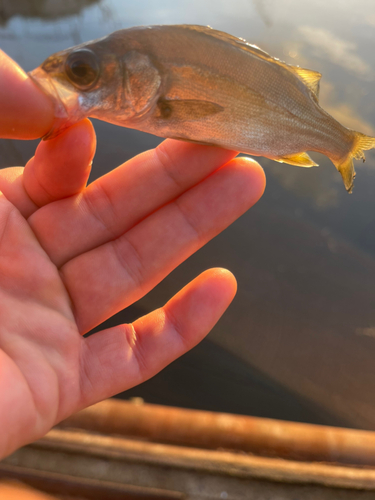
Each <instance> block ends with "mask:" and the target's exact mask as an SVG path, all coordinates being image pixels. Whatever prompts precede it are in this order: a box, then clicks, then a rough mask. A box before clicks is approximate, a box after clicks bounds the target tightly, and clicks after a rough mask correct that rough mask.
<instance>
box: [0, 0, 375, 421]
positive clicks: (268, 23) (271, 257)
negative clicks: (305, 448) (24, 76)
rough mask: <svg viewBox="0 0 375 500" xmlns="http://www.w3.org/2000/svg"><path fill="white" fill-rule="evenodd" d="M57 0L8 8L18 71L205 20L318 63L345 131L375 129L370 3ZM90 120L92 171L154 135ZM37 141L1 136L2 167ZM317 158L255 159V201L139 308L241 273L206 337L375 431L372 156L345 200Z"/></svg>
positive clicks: (278, 52) (331, 171)
mask: <svg viewBox="0 0 375 500" xmlns="http://www.w3.org/2000/svg"><path fill="white" fill-rule="evenodd" d="M16 4H17V2H13V3H12V6H13V7H14V6H15V5H16ZM20 4H23V2H20ZM52 4H53V2H52V1H51V0H50V1H46V2H40V9H39V16H40V17H39V18H38V17H35V16H33V17H28V16H30V14H27V12H24V15H15V13H16V9H14V12H13V13H12V12H10V11H9V12H8V17H4V19H6V22H4V24H3V27H0V47H1V48H2V49H3V50H5V51H6V52H7V53H8V54H9V55H11V56H12V57H14V58H15V59H16V60H17V61H18V62H19V63H20V64H21V66H23V67H24V69H26V70H31V69H32V68H34V67H35V66H37V65H39V64H40V62H41V61H42V60H43V59H44V58H46V57H47V56H48V55H50V54H51V53H52V52H55V51H58V50H61V49H64V48H66V47H68V46H70V45H74V44H76V43H80V42H81V41H86V40H89V39H93V38H98V37H100V36H103V35H106V34H107V33H109V32H111V31H114V30H116V29H120V28H126V27H130V26H134V25H140V24H172V23H191V24H209V25H211V26H212V27H215V28H217V29H221V30H224V31H227V32H230V33H232V34H234V35H237V36H240V37H243V38H246V39H247V40H248V41H249V42H251V43H254V44H256V45H259V46H260V47H261V48H263V49H264V50H266V51H268V52H269V53H271V54H272V55H274V56H276V57H279V58H281V59H283V60H286V61H287V62H288V63H290V64H298V65H300V66H303V67H307V68H311V69H314V70H317V71H320V72H321V73H322V74H323V78H322V82H321V97H320V101H321V104H322V106H323V108H324V109H326V110H327V111H328V112H330V113H331V114H332V115H333V116H335V117H336V118H337V119H339V121H341V122H342V123H343V124H344V125H346V126H348V127H351V128H354V129H357V130H360V131H362V132H366V133H369V134H371V133H372V134H373V133H374V131H375V88H374V81H375V50H374V46H375V4H374V3H373V2H372V1H369V0H357V1H349V2H345V3H344V2H342V1H341V0H333V1H330V2H327V1H326V0H324V1H323V0H317V1H315V2H314V3H312V2H307V1H301V0H282V1H280V0H253V1H249V0H231V1H230V2H228V1H222V0H215V1H214V0H209V1H205V2H202V1H201V0H200V1H198V0H191V1H180V2H175V1H172V0H165V1H163V2H160V3H155V2H151V1H145V0H143V1H142V0H141V1H138V2H131V1H122V0H103V1H101V2H95V3H92V4H91V3H90V5H88V6H86V7H85V6H84V5H85V3H84V2H79V3H76V7H77V8H78V9H77V10H78V12H76V13H75V14H74V15H68V14H67V13H66V12H65V14H64V17H62V18H59V17H57V18H56V19H53V17H54V16H53V15H52V14H53V13H51V8H52V7H51V5H52ZM55 4H58V2H55ZM1 5H2V4H1V2H0V7H1ZM5 5H6V3H5V2H4V1H3V5H2V6H3V8H4V6H5ZM47 7H48V8H47ZM43 9H47V10H43ZM19 12H21V11H19ZM21 14H22V12H21ZM59 15H61V13H59V12H58V11H57V12H56V16H59ZM25 16H26V17H25ZM95 126H96V129H97V132H98V155H97V157H96V160H95V163H94V172H93V178H95V177H97V176H98V175H101V174H103V173H104V172H105V171H108V170H109V169H110V168H113V167H115V166H116V165H117V164H119V163H121V162H122V161H124V160H126V159H127V158H128V157H130V156H132V155H134V154H136V153H138V152H140V151H142V150H144V149H148V148H149V147H153V146H155V145H156V144H157V143H158V142H159V139H156V138H153V137H150V136H148V135H146V134H141V133H138V132H134V131H129V130H126V129H120V128H118V127H113V126H111V125H108V124H103V123H98V122H96V124H95ZM124 144H125V146H124ZM33 147H35V146H34V144H30V143H29V144H18V143H16V142H15V141H2V142H0V156H1V158H0V161H1V165H2V166H5V165H11V164H14V163H20V162H22V161H23V162H24V161H26V159H27V157H28V155H30V154H31V151H32V148H33ZM312 156H313V158H314V159H316V160H317V161H318V163H320V167H319V168H313V169H300V168H297V167H293V166H288V165H280V164H276V163H274V162H271V161H269V160H264V159H262V158H261V159H259V161H260V163H261V164H262V165H263V166H264V167H265V170H266V174H267V177H268V186H267V190H266V193H265V195H264V197H263V199H262V200H261V202H260V203H259V204H258V205H257V207H255V208H254V209H253V210H251V211H250V212H249V213H248V214H246V215H245V216H244V217H242V218H241V219H240V220H239V221H237V222H236V223H235V224H234V225H233V226H232V227H231V228H229V229H228V230H227V231H226V232H225V233H224V234H223V235H221V236H219V237H218V238H216V239H215V240H214V241H213V242H211V243H210V244H209V245H208V246H207V247H206V248H204V249H202V250H201V251H200V252H198V254H197V255H196V256H194V257H193V258H191V259H189V260H188V261H187V262H186V263H185V264H183V265H182V266H181V267H180V268H179V269H178V270H176V271H175V272H174V273H172V275H171V276H170V277H168V278H167V279H166V280H165V281H164V282H163V283H162V284H161V285H159V286H158V287H157V289H156V290H155V291H154V292H152V293H151V294H149V295H148V296H147V297H145V298H144V299H143V300H142V301H140V303H139V307H140V308H141V309H142V310H144V311H148V310H150V309H152V308H154V307H156V306H159V305H161V304H162V303H163V301H164V300H167V299H168V298H169V297H170V295H171V294H172V293H173V292H175V291H176V290H177V289H178V288H179V287H180V286H182V285H184V284H185V283H186V282H187V281H188V280H190V279H192V278H193V277H194V275H195V274H196V273H198V272H200V271H202V270H203V269H204V268H206V267H210V266H216V265H221V266H224V267H228V268H229V269H231V270H232V271H234V272H235V274H236V275H237V276H238V278H239V292H238V296H237V298H236V300H235V302H234V304H233V306H232V307H231V308H230V310H229V311H228V313H227V314H226V315H225V316H224V318H223V320H222V321H221V322H220V323H219V324H218V326H217V327H216V328H215V330H214V332H213V333H212V334H211V336H210V339H211V340H212V341H213V342H215V343H216V344H218V345H220V346H223V347H224V348H225V349H226V350H227V351H228V352H231V353H233V354H234V355H235V356H237V357H238V358H241V359H242V361H244V362H245V363H247V364H248V365H249V366H250V365H251V366H252V367H253V368H255V369H256V370H258V371H259V374H263V375H264V376H267V377H269V379H270V380H272V381H274V383H275V384H278V385H279V387H281V388H285V389H287V390H288V391H291V393H293V394H295V395H296V397H297V396H298V397H302V398H304V399H306V400H308V401H309V402H310V403H311V404H312V405H315V407H316V408H317V409H318V410H319V411H321V412H322V413H324V412H327V413H328V414H330V415H331V416H332V418H331V421H330V422H331V423H341V424H343V425H350V426H357V427H363V428H372V429H375V402H374V398H373V394H374V393H375V363H374V359H375V338H374V337H375V336H374V334H373V332H374V329H375V308H374V304H375V260H374V256H375V196H374V192H375V153H374V152H368V153H367V154H366V156H367V162H366V163H365V164H364V165H362V164H360V163H359V162H356V168H357V178H356V182H355V189H354V192H353V194H352V195H351V196H349V195H348V194H347V193H346V192H345V189H344V188H343V186H342V181H341V178H340V176H339V174H338V173H337V172H336V170H335V168H334V166H333V165H332V164H331V162H330V161H329V160H328V159H327V158H325V157H323V156H322V155H314V154H312ZM239 397H246V395H243V394H242V393H241V394H240V395H239ZM255 406H256V405H255ZM216 409H218V410H220V407H218V408H216ZM267 416H270V417H272V416H273V415H272V412H271V413H270V414H267Z"/></svg>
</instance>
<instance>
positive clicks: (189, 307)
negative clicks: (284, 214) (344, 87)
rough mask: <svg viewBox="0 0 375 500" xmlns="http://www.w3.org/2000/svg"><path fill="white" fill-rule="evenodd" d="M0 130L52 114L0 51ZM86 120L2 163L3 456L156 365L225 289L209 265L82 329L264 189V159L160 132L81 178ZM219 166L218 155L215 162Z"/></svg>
mask: <svg viewBox="0 0 375 500" xmlns="http://www.w3.org/2000/svg"><path fill="white" fill-rule="evenodd" d="M0 79H1V86H0V109H1V114H0V136H2V137H8V138H19V139H30V138H36V137H40V136H42V135H44V134H45V133H47V132H48V130H49V128H50V127H51V125H52V122H53V110H52V105H51V103H50V102H49V99H48V98H47V97H46V96H45V95H44V94H42V93H41V91H40V90H39V89H38V88H36V87H34V85H33V83H32V82H31V81H30V80H29V79H28V78H27V76H26V75H25V74H24V73H23V72H22V70H20V69H19V68H18V67H17V66H16V65H15V63H14V62H13V61H12V60H11V59H9V58H8V57H7V56H6V55H5V54H4V53H1V51H0ZM94 150H95V134H94V131H93V128H92V125H91V123H90V122H89V121H88V120H84V121H82V122H79V123H77V124H76V125H74V126H73V127H71V128H70V129H68V130H66V131H65V132H64V133H62V134H61V135H60V136H58V137H57V138H55V139H52V140H50V141H45V142H41V143H40V144H39V146H38V148H37V151H36V154H35V157H34V158H32V159H31V160H30V161H29V162H28V164H27V165H26V167H25V169H23V168H21V167H15V168H8V169H4V170H2V171H0V191H1V193H2V194H1V195H0V315H1V321H0V408H1V412H0V429H1V432H0V456H5V455H7V454H9V453H11V452H12V451H13V450H15V449H16V448H18V447H19V446H21V445H23V444H26V443H28V442H31V441H33V440H35V439H37V438H39V437H41V436H42V435H44V434H45V433H46V432H47V431H48V430H49V429H50V428H51V427H52V426H53V425H54V424H56V423H57V422H59V421H61V420H62V419H64V418H66V417H67V416H69V415H71V414H72V413H74V412H76V411H78V410H80V409H82V408H84V407H86V406H89V405H91V404H93V403H95V402H97V401H99V400H102V399H104V398H107V397H110V396H112V395H114V394H116V393H119V392H121V391H124V390H126V389H129V388H130V387H133V386H135V385H137V384H139V383H141V382H143V381H145V380H146V379H148V378H150V377H152V376H153V375H154V374H156V373H157V372H159V371H160V370H161V369H162V368H163V367H165V366H166V365H167V364H168V363H170V362H171V361H173V360H174V359H176V358H177V357H178V356H180V355H182V354H183V353H185V352H186V351H187V350H189V349H190V348H192V347H193V346H194V345H196V344H197V343H198V342H199V341H200V340H201V339H202V338H203V337H204V336H205V335H206V334H207V333H208V332H209V330H210V329H211V328H212V327H213V326H214V324H215V323H216V321H217V320H218V319H219V317H220V316H221V315H222V313H223V312H224V310H225V309H226V307H227V306H228V304H229V303H230V301H231V300H232V298H233V296H234V294H235V290H236V283H235V279H234V277H233V276H232V275H231V273H230V272H229V271H226V270H223V269H211V270H209V271H206V272H204V273H203V274H201V275H200V276H198V277H197V278H196V279H195V280H193V281H192V282H191V283H189V284H188V285H187V286H186V287H185V288H183V289H182V290H181V291H180V292H179V293H178V294H177V295H175V296H174V297H173V298H172V299H171V300H170V301H169V302H168V303H167V304H166V305H165V306H164V307H162V308H160V309H157V310H155V311H153V312H152V313H150V314H148V315H146V316H144V317H142V318H140V319H138V320H137V321H135V322H134V323H133V324H131V325H120V326H117V327H114V328H110V329H108V330H105V331H102V332H100V333H96V334H94V335H92V336H90V337H88V338H84V337H83V336H82V334H84V333H86V332H88V331H89V330H90V329H91V328H93V327H94V326H96V325H98V324H99V323H101V322H102V321H104V320H105V319H107V318H108V317H110V316H112V315H113V314H114V313H116V312H118V311H119V310H121V309H123V308H125V307H127V306H129V305H130V304H132V303H133V302H134V301H136V300H138V299H139V298H141V297H142V296H143V295H145V294H146V293H147V292H148V291H149V290H151V289H152V288H153V287H154V286H155V285H156V284H157V283H159V282H160V281H161V280H162V279H163V278H164V277H165V276H166V275H167V274H168V273H170V272H171V271H172V270H173V269H174V268H175V267H176V266H178V264H180V263H181V262H182V261H184V260H185V259H186V258H187V257H188V256H189V255H191V254H192V253H194V252H195V251H196V250H198V249H199V248H200V247H201V246H202V245H204V244H205V243H206V242H207V241H209V240H210V239H211V238H213V237H214V236H215V235H217V234H218V233H219V232H220V231H222V230H223V229H224V228H225V227H227V226H228V225H229V224H231V223H232V222H233V221H234V220H235V219H237V218H238V217H239V216H240V215H241V214H242V213H244V212H245V211H246V210H247V209H248V208H249V207H251V206H252V205H253V204H254V203H255V202H256V201H257V200H258V199H259V197H260V196H261V195H262V193H263V190H264V185H265V179H264V174H263V170H262V169H261V168H260V167H259V165H258V164H257V163H256V162H254V161H253V160H250V159H248V158H237V159H233V158H234V156H235V154H236V153H234V152H231V151H226V150H223V149H219V148H214V147H209V146H200V145H194V144H188V143H183V142H179V141H174V140H167V141H165V142H163V143H162V144H161V145H160V146H159V147H158V148H156V149H155V150H152V151H148V152H146V153H143V154H141V155H139V156H137V157H135V158H133V159H131V160H130V161H128V162H126V163H125V164H123V165H121V166H120V167H118V168H117V169H116V170H114V171H112V172H110V173H109V174H107V175H105V176H103V177H102V178H100V179H98V180H97V181H95V182H93V183H92V184H90V185H89V186H88V187H86V182H87V179H88V176H89V171H90V165H91V161H92V158H93V155H94ZM220 167H221V168H220Z"/></svg>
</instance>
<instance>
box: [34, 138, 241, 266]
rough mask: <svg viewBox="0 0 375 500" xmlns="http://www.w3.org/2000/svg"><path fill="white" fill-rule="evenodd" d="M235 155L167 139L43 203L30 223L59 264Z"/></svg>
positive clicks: (110, 236) (122, 228)
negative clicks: (73, 192)
mask: <svg viewBox="0 0 375 500" xmlns="http://www.w3.org/2000/svg"><path fill="white" fill-rule="evenodd" d="M236 154H237V153H236V152H234V151H228V150H225V149H221V148H217V147H213V146H202V145H197V144H190V143H184V142H181V141H175V140H171V139H169V140H166V141H164V142H163V143H162V144H161V145H160V146H159V147H158V148H156V149H155V150H151V151H147V152H145V153H143V154H141V155H138V156H136V157H135V158H132V159H131V160H129V161H128V162H126V163H124V164H123V165H121V166H120V167H118V168H117V169H115V170H113V171H111V172H109V173H108V174H106V175H104V176H103V177H101V178H100V179H98V180H96V181H95V182H93V183H92V184H90V185H89V186H88V188H87V189H85V190H84V191H83V192H82V193H80V194H79V195H76V196H72V197H70V198H66V199H64V200H59V201H57V202H55V203H50V204H49V205H47V206H45V207H42V208H41V209H39V210H38V211H36V212H35V213H34V214H33V215H32V216H31V217H30V218H29V223H30V225H31V228H32V229H33V231H34V233H35V235H36V237H37V238H38V240H39V242H40V243H41V245H42V246H43V248H44V249H45V250H46V252H47V253H48V255H49V256H50V258H51V260H52V261H53V262H54V263H55V264H56V265H57V266H58V267H60V266H62V265H63V264H65V263H66V262H67V261H69V260H70V259H72V258H74V257H76V256H78V255H80V254H81V253H83V252H87V251H89V250H92V249H94V248H96V247H98V246H100V245H102V244H104V243H106V242H108V241H111V240H114V239H116V238H118V237H119V236H120V235H121V234H123V233H124V232H126V231H128V230H129V229H130V228H131V227H133V226H134V225H136V224H137V223H138V222H139V221H140V220H142V219H144V218H145V217H146V216H147V215H149V214H150V213H152V212H154V211H155V210H157V209H158V208H159V207H160V206H163V205H165V204H166V203H169V202H170V201H171V200H173V199H175V198H176V197H178V196H179V195H180V194H181V193H183V192H184V191H186V190H187V189H189V188H191V187H192V186H194V185H196V184H197V183H199V182H200V181H201V180H202V179H204V178H206V177H207V176H208V175H209V174H210V173H212V172H213V171H214V170H216V169H218V168H219V167H220V166H222V165H224V164H225V163H227V162H228V161H230V160H231V159H232V158H233V157H234V156H236Z"/></svg>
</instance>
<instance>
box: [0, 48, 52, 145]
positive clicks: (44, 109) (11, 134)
mask: <svg viewBox="0 0 375 500" xmlns="http://www.w3.org/2000/svg"><path fill="white" fill-rule="evenodd" d="M0 82H1V85H0V110H1V112H0V137H2V138H4V139H37V138H39V137H43V136H44V135H45V134H46V133H47V132H48V131H49V130H50V129H51V127H52V123H53V120H54V109H53V104H52V101H51V100H50V99H49V97H48V96H47V95H45V94H44V93H43V92H42V90H40V89H39V88H38V87H37V86H36V85H35V84H34V82H33V81H32V80H31V79H30V78H29V77H28V76H27V74H26V73H25V72H24V71H23V70H22V69H21V68H20V67H19V66H18V65H17V64H16V63H15V62H14V61H13V59H11V58H10V57H9V56H7V55H6V54H5V53H4V52H3V51H2V50H0Z"/></svg>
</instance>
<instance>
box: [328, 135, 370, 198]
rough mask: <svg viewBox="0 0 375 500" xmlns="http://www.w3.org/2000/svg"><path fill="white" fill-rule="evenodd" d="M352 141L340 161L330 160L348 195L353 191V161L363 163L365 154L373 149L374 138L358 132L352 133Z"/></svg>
mask: <svg viewBox="0 0 375 500" xmlns="http://www.w3.org/2000/svg"><path fill="white" fill-rule="evenodd" d="M353 134H354V140H353V143H352V147H351V149H350V151H349V153H348V154H347V155H346V156H345V157H344V158H340V160H336V159H332V158H331V160H332V162H333V164H334V165H335V167H336V168H337V170H338V171H339V172H340V174H341V177H342V180H343V181H344V185H345V188H346V190H347V191H348V193H351V192H352V190H353V183H354V178H355V170H354V165H353V159H355V160H363V161H365V159H366V157H365V153H364V152H363V151H366V150H368V149H373V148H375V137H369V136H367V135H364V134H361V133H360V132H354V131H353Z"/></svg>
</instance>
